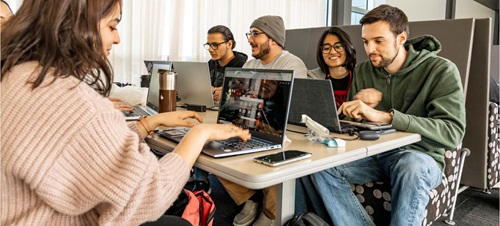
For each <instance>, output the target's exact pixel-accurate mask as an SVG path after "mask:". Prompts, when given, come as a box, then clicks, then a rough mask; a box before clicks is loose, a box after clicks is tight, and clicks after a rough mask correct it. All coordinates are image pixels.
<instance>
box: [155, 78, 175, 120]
mask: <svg viewBox="0 0 500 226" xmlns="http://www.w3.org/2000/svg"><path fill="white" fill-rule="evenodd" d="M158 74H160V112H169V111H175V110H176V104H177V98H176V92H175V80H176V78H177V73H175V72H173V71H169V70H163V69H159V70H158Z"/></svg>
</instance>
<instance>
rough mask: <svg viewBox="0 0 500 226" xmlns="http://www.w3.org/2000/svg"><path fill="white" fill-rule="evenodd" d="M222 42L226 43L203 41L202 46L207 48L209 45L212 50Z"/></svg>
mask: <svg viewBox="0 0 500 226" xmlns="http://www.w3.org/2000/svg"><path fill="white" fill-rule="evenodd" d="M224 43H227V41H225V42H212V43H208V42H207V43H205V44H203V47H205V49H207V50H209V49H210V47H212V49H213V50H217V49H218V48H219V45H221V44H224Z"/></svg>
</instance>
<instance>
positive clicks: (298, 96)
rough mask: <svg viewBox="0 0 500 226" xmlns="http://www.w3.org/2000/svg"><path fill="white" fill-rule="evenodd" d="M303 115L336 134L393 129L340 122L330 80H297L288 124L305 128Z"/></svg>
mask: <svg viewBox="0 0 500 226" xmlns="http://www.w3.org/2000/svg"><path fill="white" fill-rule="evenodd" d="M302 114H306V115H307V116H309V117H310V118H311V119H313V120H314V121H316V122H318V123H319V124H321V125H323V126H324V127H326V128H327V129H328V130H330V131H333V132H335V133H349V132H350V131H358V130H384V129H390V128H391V127H392V125H390V124H383V123H370V122H364V123H359V122H352V121H346V120H339V116H338V115H337V105H336V103H335V96H334V95H333V88H332V84H331V81H330V80H323V79H305V78H297V79H295V81H294V87H293V95H292V101H291V106H290V113H289V117H288V123H290V124H294V125H300V126H305V124H304V123H301V122H300V121H301V119H302Z"/></svg>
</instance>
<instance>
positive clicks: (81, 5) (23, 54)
mask: <svg viewBox="0 0 500 226" xmlns="http://www.w3.org/2000/svg"><path fill="white" fill-rule="evenodd" d="M117 4H118V5H119V6H120V8H121V7H122V0H31V1H24V2H23V4H22V5H21V7H20V8H19V10H18V11H17V13H16V15H13V16H12V17H11V18H10V20H8V21H7V22H6V23H5V24H3V25H2V37H1V46H2V50H1V68H2V70H1V71H2V74H1V79H3V78H4V76H6V74H7V72H8V71H9V70H10V69H12V68H13V67H14V66H16V65H18V64H21V63H24V62H28V61H37V62H38V63H39V65H40V67H41V70H40V71H41V72H40V74H39V75H33V76H37V77H36V79H35V80H34V82H33V84H32V88H33V89H35V88H37V87H38V86H40V84H41V83H42V82H43V80H44V79H45V76H46V75H47V72H48V71H49V70H51V69H53V70H54V76H55V79H57V78H59V77H63V78H64V77H68V76H74V77H76V78H78V79H79V80H80V81H82V82H85V83H87V84H89V85H90V86H92V87H93V88H94V89H95V90H96V91H97V92H99V93H101V94H102V95H105V96H107V95H108V94H109V92H110V89H111V82H112V81H113V69H112V67H111V64H110V63H109V61H108V59H107V53H105V51H104V50H103V45H102V42H101V36H100V33H99V22H100V20H101V19H102V18H104V17H106V16H107V15H109V14H110V13H111V12H112V11H113V9H115V7H116V6H117ZM120 13H121V9H120ZM14 76H15V75H14ZM55 79H54V80H55ZM52 82H53V81H52Z"/></svg>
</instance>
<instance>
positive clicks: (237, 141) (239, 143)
mask: <svg viewBox="0 0 500 226" xmlns="http://www.w3.org/2000/svg"><path fill="white" fill-rule="evenodd" d="M188 131H189V128H183V129H172V130H165V131H163V132H160V136H162V137H165V138H167V139H170V140H174V141H180V140H181V139H182V137H184V135H185V134H186V133H187V132H188ZM213 142H217V143H220V144H223V145H225V146H228V147H231V148H232V149H234V150H247V149H255V148H261V147H267V146H269V144H268V143H266V142H263V141H259V140H257V139H250V140H247V141H246V142H245V141H243V140H242V139H241V138H239V137H233V138H229V139H227V140H214V141H213Z"/></svg>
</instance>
